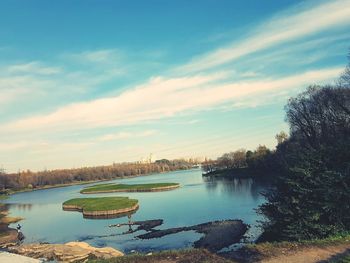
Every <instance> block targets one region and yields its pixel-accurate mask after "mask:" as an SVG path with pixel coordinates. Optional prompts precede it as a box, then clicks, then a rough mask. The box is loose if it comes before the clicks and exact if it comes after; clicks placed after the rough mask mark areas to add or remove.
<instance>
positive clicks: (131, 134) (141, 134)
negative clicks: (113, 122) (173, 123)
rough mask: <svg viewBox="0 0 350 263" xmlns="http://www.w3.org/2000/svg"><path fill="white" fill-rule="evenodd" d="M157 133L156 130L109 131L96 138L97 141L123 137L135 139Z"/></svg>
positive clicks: (121, 138)
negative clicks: (109, 132)
mask: <svg viewBox="0 0 350 263" xmlns="http://www.w3.org/2000/svg"><path fill="white" fill-rule="evenodd" d="M156 133H157V131H156V130H147V131H142V132H125V131H122V132H118V133H111V134H106V135H103V136H101V137H99V138H97V141H102V142H105V141H115V140H123V139H135V138H144V137H149V136H153V135H155V134H156Z"/></svg>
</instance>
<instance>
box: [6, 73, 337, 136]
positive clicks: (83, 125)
mask: <svg viewBox="0 0 350 263" xmlns="http://www.w3.org/2000/svg"><path fill="white" fill-rule="evenodd" d="M340 72H342V68H330V69H322V70H315V71H309V72H305V73H303V74H298V75H293V76H288V77H285V78H281V79H274V80H273V79H272V80H271V79H265V80H259V81H247V82H223V80H225V78H226V77H227V76H226V75H225V74H214V75H209V76H201V75H197V76H194V77H185V78H172V79H164V78H153V79H151V80H150V82H149V83H147V84H145V85H141V86H138V87H136V88H134V89H132V90H128V91H126V92H124V93H122V94H120V95H119V96H116V97H109V98H103V99H97V100H93V101H90V102H84V103H76V104H71V105H69V106H65V107H63V108H61V109H59V110H57V111H55V112H53V113H51V114H47V115H41V116H34V117H30V118H25V119H21V120H18V121H15V122H12V123H8V124H7V125H3V126H2V127H1V130H3V131H16V130H18V131H21V132H23V131H28V130H37V131H39V130H56V131H61V130H64V131H68V130H79V129H89V128H97V127H108V126H120V125H130V124H136V123H139V122H143V121H147V120H157V119H161V118H164V117H170V116H174V115H175V114H179V113H184V112H188V111H196V110H203V109H207V108H209V107H213V106H217V105H220V104H222V103H226V102H229V101H234V100H239V99H240V98H242V97H245V96H258V95H259V94H261V93H273V92H275V91H281V90H287V89H290V88H293V87H297V86H306V85H309V84H312V83H318V82H321V81H328V80H331V79H332V78H335V77H336V76H338V75H339V73H340ZM218 81H219V82H218Z"/></svg>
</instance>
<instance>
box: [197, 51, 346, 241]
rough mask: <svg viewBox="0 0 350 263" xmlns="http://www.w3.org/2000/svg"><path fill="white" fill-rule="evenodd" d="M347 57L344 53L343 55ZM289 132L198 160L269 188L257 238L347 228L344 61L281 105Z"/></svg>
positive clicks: (303, 236)
mask: <svg viewBox="0 0 350 263" xmlns="http://www.w3.org/2000/svg"><path fill="white" fill-rule="evenodd" d="M349 59H350V57H349ZM285 111H286V121H287V122H288V124H289V136H287V134H286V133H284V132H282V133H280V134H278V135H277V136H276V139H277V141H278V145H277V147H276V149H275V150H269V149H267V148H266V147H265V146H259V147H258V148H257V149H256V150H255V151H253V152H251V151H246V150H244V149H240V150H238V151H235V152H231V153H226V154H224V155H222V156H221V157H220V158H218V159H217V160H215V161H209V162H207V163H205V164H204V165H203V170H204V172H206V173H208V174H209V175H210V174H220V173H222V172H223V173H224V174H225V173H226V174H230V173H231V175H232V176H235V174H232V173H233V172H235V171H236V172H237V173H238V172H239V171H240V170H241V171H244V169H246V170H248V172H246V174H249V173H250V172H252V174H253V175H256V174H257V175H260V176H264V177H265V178H267V179H268V180H269V181H270V182H271V184H272V187H271V189H270V191H268V192H267V193H265V196H266V199H267V202H266V203H265V204H263V205H262V206H260V208H259V212H260V213H261V214H262V215H263V216H264V217H265V219H266V220H265V222H264V223H263V225H262V227H263V229H264V233H263V235H262V236H261V237H260V239H259V240H260V241H266V240H267V241H298V240H309V239H315V238H327V237H329V236H334V235H339V234H341V233H346V232H348V231H350V214H349V210H350V151H349V149H350V63H349V64H348V66H347V67H346V69H345V71H344V73H343V74H342V75H341V76H340V78H339V80H338V81H337V82H336V83H335V84H333V85H324V86H320V85H314V86H310V87H309V88H308V89H307V90H306V91H304V92H302V93H300V94H299V95H298V96H296V97H294V98H290V99H289V101H288V103H287V105H286V106H285Z"/></svg>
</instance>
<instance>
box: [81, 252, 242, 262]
mask: <svg viewBox="0 0 350 263" xmlns="http://www.w3.org/2000/svg"><path fill="white" fill-rule="evenodd" d="M140 262H142V263H156V262H178V263H234V262H235V261H231V260H228V259H224V258H222V257H220V256H218V255H215V254H212V253H210V252H208V251H207V250H204V249H186V250H169V251H162V252H157V253H153V254H152V255H149V256H147V255H143V254H135V255H126V256H123V257H117V258H111V259H95V260H89V261H88V263H140Z"/></svg>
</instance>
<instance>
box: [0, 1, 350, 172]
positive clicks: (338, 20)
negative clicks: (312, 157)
mask: <svg viewBox="0 0 350 263" xmlns="http://www.w3.org/2000/svg"><path fill="white" fill-rule="evenodd" d="M0 33H1V35H0V91H1V95H0V166H3V167H4V168H5V169H6V170H7V171H10V172H12V171H17V170H18V169H32V170H42V169H45V168H47V169H54V168H70V167H80V166H92V165H103V164H110V163H112V162H123V161H137V160H140V159H141V158H142V157H144V156H147V155H148V154H149V153H153V154H154V155H155V156H156V157H158V158H179V157H193V156H208V157H211V158H215V157H217V156H218V155H220V154H221V153H223V152H227V151H232V150H235V149H238V148H242V147H243V148H247V149H253V148H255V147H256V146H257V145H259V144H265V145H267V146H269V147H271V148H273V147H274V146H275V139H274V135H275V134H276V133H278V132H279V131H281V130H285V131H288V126H287V125H286V123H285V122H284V110H283V107H284V105H285V104H286V102H287V99H288V98H289V97H290V96H293V95H295V94H297V93H298V92H300V91H302V90H304V89H305V88H306V87H307V86H308V85H311V84H322V83H332V82H334V80H335V79H336V78H337V76H338V75H339V74H340V73H341V72H342V70H343V69H344V67H345V65H346V63H347V58H346V55H347V53H348V49H349V47H350V1H349V0H336V1H287V0H286V1H279V0H275V1H273V0H267V1H257V0H256V1H252V0H251V1H231V0H230V1H224V0H215V1H214V0H206V1H205V0H202V1H199V0H198V1H195V0H191V1H185V0H184V1H180V0H179V1H170V0H169V1H168V0H158V1H155V0H148V1H140V0H138V1H136V0H135V1H107V0H102V1H101V0H99V1H97V0H94V1H93V0H84V1H83V0H81V1H80V0H75V1H71V0H70V1H68V0H67V1H64V0H60V1H44V0H43V1H34V0H30V1H19V0H2V1H1V2H0Z"/></svg>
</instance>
